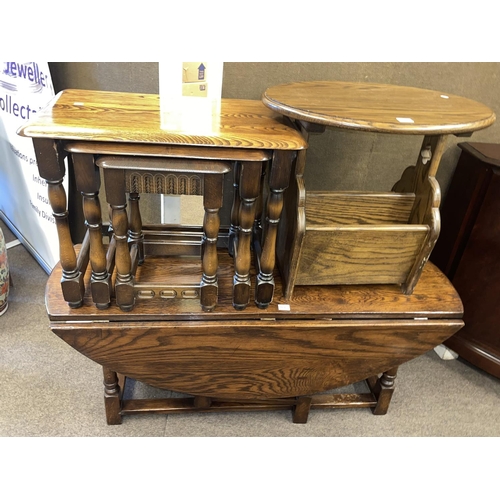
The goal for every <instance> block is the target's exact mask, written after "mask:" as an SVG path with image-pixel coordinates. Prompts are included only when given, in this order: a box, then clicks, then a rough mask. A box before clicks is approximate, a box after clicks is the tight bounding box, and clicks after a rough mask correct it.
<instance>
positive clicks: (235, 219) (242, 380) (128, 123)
mask: <svg viewBox="0 0 500 500" xmlns="http://www.w3.org/2000/svg"><path fill="white" fill-rule="evenodd" d="M19 133H20V134H21V135H24V136H27V137H32V138H33V140H34V146H35V151H36V154H37V160H38V168H39V171H40V175H41V176H42V177H43V178H44V179H46V180H47V182H48V185H49V200H50V202H51V205H52V209H53V211H54V216H55V219H56V223H57V226H58V234H59V239H60V253H61V259H60V262H59V263H58V265H57V266H56V267H55V268H54V270H53V272H52V273H51V276H50V277H49V280H48V283H47V288H46V305H47V312H48V316H49V319H50V328H51V330H52V331H53V332H54V333H55V334H56V335H58V336H59V337H60V338H61V339H63V340H64V341H65V342H67V343H68V344H69V345H71V346H72V347H73V348H75V349H76V350H77V351H78V352H80V353H82V354H84V355H85V356H87V357H89V358H90V359H92V360H93V361H95V362H97V363H98V364H100V365H102V367H103V371H104V399H105V409H106V418H107V422H108V423H109V424H119V423H121V421H122V417H123V416H124V415H129V414H134V413H141V412H146V413H150V412H157V413H158V412H159V413H175V412H184V411H202V412H210V411H239V410H243V411H257V410H271V409H287V408H289V409H292V410H293V415H294V416H293V421H294V422H296V423H305V422H306V421H307V419H308V415H309V410H310V409H321V408H360V407H367V408H371V409H372V411H373V412H374V413H375V414H385V413H386V412H387V410H388V406H389V402H390V399H391V396H392V393H393V390H394V379H395V377H396V373H397V368H398V366H400V365H401V364H402V363H404V362H406V361H408V360H410V359H413V358H415V357H416V356H419V355H420V354H423V353H425V352H427V351H428V350H430V349H432V348H433V347H435V346H436V345H438V344H440V343H442V342H443V341H444V340H445V339H446V338H448V337H450V336H451V335H453V334H454V333H455V332H457V331H458V330H459V329H460V328H461V327H462V326H463V321H462V320H461V317H462V314H463V309H462V304H461V301H460V298H459V296H458V294H457V293H456V291H455V290H454V288H453V286H452V285H451V284H450V282H449V281H448V279H447V278H446V277H445V276H444V275H443V274H442V273H441V272H440V271H439V270H438V269H437V268H436V267H434V266H433V265H432V264H431V263H427V264H425V266H422V270H421V277H420V279H419V280H418V283H416V284H415V286H414V293H412V294H405V293H402V292H401V287H400V285H399V284H394V283H381V284H380V283H372V284H368V285H367V284H346V285H331V284H327V285H321V286H318V285H315V284H312V285H307V284H305V285H302V286H298V287H296V288H295V290H294V293H293V297H292V296H291V295H290V294H289V293H288V292H287V290H288V288H289V281H288V275H286V274H285V278H283V273H282V272H280V271H279V270H278V267H276V266H275V254H276V246H277V245H278V252H277V256H278V258H280V250H279V247H280V245H282V242H281V238H282V237H283V233H282V234H281V236H278V234H277V232H278V227H279V228H280V229H279V230H280V231H281V232H282V231H283V228H282V225H281V222H280V218H281V215H282V206H283V199H284V197H286V196H287V192H288V189H287V188H288V184H289V182H290V181H293V180H294V179H295V177H294V174H292V172H294V171H295V173H296V172H297V169H298V168H301V165H302V164H301V162H302V161H303V159H304V155H303V151H304V150H305V149H306V148H307V141H306V138H305V137H303V135H302V134H301V133H300V132H299V131H298V130H297V129H296V128H295V126H294V125H293V124H290V123H287V122H286V119H284V118H283V117H282V116H281V115H280V114H278V113H276V112H274V111H272V110H270V109H268V108H266V107H265V106H264V105H263V104H262V103H261V102H258V101H244V100H223V101H222V110H221V116H220V128H219V129H218V130H217V131H216V132H215V133H214V134H212V135H206V136H200V135H195V134H190V133H189V131H179V132H177V133H174V132H172V131H165V130H162V129H161V127H160V117H159V98H158V96H153V95H143V94H127V93H109V92H97V91H83V90H68V91H63V92H62V93H60V94H58V95H57V96H56V98H55V99H54V100H53V101H52V102H51V103H50V104H49V106H48V107H47V108H46V109H45V110H43V111H41V112H40V113H38V115H37V118H36V120H34V121H32V122H30V123H28V124H27V125H26V126H25V127H23V129H21V130H20V132H19ZM65 157H68V158H69V159H70V168H73V169H74V171H75V177H76V180H77V187H78V189H79V190H80V191H81V192H82V199H83V204H84V213H85V218H86V223H87V227H88V231H87V235H86V237H85V239H84V240H83V242H82V243H81V244H78V245H73V242H72V241H71V238H70V236H69V227H68V213H67V207H66V200H65V193H64V190H63V188H62V179H63V178H64V175H65V167H64V161H63V159H64V158H65ZM228 165H229V166H228ZM205 166H207V168H208V170H203V168H204V167H205ZM176 167H179V168H180V169H181V170H179V171H177V172H173V171H172V169H173V170H175V168H176ZM202 167H203V168H202ZM226 167H227V168H230V169H232V171H233V175H234V186H235V189H234V193H233V202H232V207H231V227H229V228H227V231H225V232H224V231H223V230H222V228H220V227H218V219H217V216H216V215H214V214H216V212H218V210H219V209H220V207H219V204H220V197H219V196H218V195H217V196H215V195H214V196H212V195H210V196H209V199H210V200H212V201H209V202H207V203H205V209H206V213H207V212H208V218H207V216H206V218H205V221H204V227H202V228H195V229H193V232H192V233H191V237H192V238H188V240H189V241H188V243H189V242H190V243H192V242H193V239H196V238H197V237H198V238H200V241H199V242H198V243H199V245H198V246H199V247H200V255H198V254H196V255H193V253H192V248H191V247H192V245H190V244H186V241H185V238H187V236H186V235H185V234H184V233H185V228H182V227H181V228H173V227H168V228H167V229H165V228H164V227H163V228H159V227H154V228H147V227H146V225H143V224H142V222H141V221H140V210H139V209H138V206H136V205H137V204H138V196H136V195H138V191H139V189H138V187H137V186H136V185H134V182H136V184H137V183H138V182H140V183H142V184H141V185H144V184H145V183H146V184H147V182H146V177H144V176H141V175H138V174H144V173H145V174H147V175H151V176H152V177H151V178H152V179H153V181H154V182H153V183H152V185H154V186H157V187H155V188H154V189H155V190H154V191H153V192H160V193H164V194H169V193H170V191H169V189H167V188H165V187H164V186H168V185H169V183H168V182H167V177H168V176H169V175H171V174H173V173H174V174H176V175H177V174H178V175H177V177H175V176H174V178H175V179H177V180H179V175H184V174H186V173H189V172H191V173H192V172H193V171H194V170H196V169H198V170H196V173H197V174H199V173H200V168H201V169H202V170H203V172H207V173H208V175H212V176H214V177H213V178H214V179H219V180H220V178H221V176H223V175H225V174H226V172H227V168H226ZM193 168H194V170H193ZM155 169H156V170H155ZM101 170H103V175H104V182H105V184H106V188H105V190H106V196H107V197H108V196H109V197H111V201H110V200H108V202H109V203H110V205H111V212H112V215H111V230H112V232H111V236H110V237H109V238H107V237H106V236H105V235H103V234H102V233H103V232H102V227H101V213H100V202H99V190H100V174H101ZM106 172H111V174H112V175H111V178H109V174H107V173H106ZM117 172H118V174H117ZM155 172H156V173H155ZM136 174H137V175H138V177H134V176H135V175H136ZM155 175H158V176H160V177H161V176H162V175H163V176H164V177H163V178H160V177H157V178H155ZM106 176H108V178H106ZM117 179H118V180H117ZM134 179H136V180H135V181H134ZM155 179H156V180H155ZM158 179H159V180H158ZM162 179H163V180H162ZM157 181H158V182H157ZM200 182H201V180H200ZM214 182H215V184H217V186H216V187H215V188H212V190H211V191H210V192H211V193H220V182H219V181H214ZM195 184H196V185H199V183H198V182H195ZM149 185H151V183H149ZM177 185H179V182H177ZM162 186H163V187H162ZM293 189H295V188H293ZM165 191H167V192H166V193H165ZM125 192H129V193H131V195H129V199H128V204H129V207H128V212H127V207H126V204H127V202H126V199H125V198H124V197H125ZM292 195H293V196H295V195H296V190H294V191H293V192H292ZM214 200H215V201H214ZM287 203H288V202H287ZM289 209H290V206H288V207H287V210H289ZM148 231H151V233H147V232H148ZM176 231H180V232H181V233H183V234H181V240H182V238H184V240H182V241H181V243H183V245H180V246H179V244H178V242H177V243H175V244H174V245H173V248H174V249H173V250H172V246H171V245H169V244H168V243H169V241H170V240H169V238H170V236H171V233H175V232H176ZM158 233H160V234H159V235H158ZM166 233H168V234H167V236H168V237H167V236H165V234H166ZM114 235H117V236H118V237H117V238H114V237H113V236H114ZM174 236H175V234H174ZM285 236H286V235H285ZM148 238H150V240H149V242H148ZM155 238H156V239H155ZM107 239H109V242H107ZM207 240H210V241H209V242H208V245H207ZM286 241H290V240H289V238H288V239H286ZM158 242H159V243H162V244H157V243H158ZM158 247H163V248H167V250H158ZM179 248H181V250H182V251H181V250H179ZM186 248H187V250H186ZM207 248H208V254H209V259H208V262H204V259H205V256H206V254H207ZM290 250H291V251H292V253H293V251H294V249H293V248H291V249H290ZM185 251H187V252H188V253H189V255H188V256H187V258H186V255H184V254H183V252H185ZM141 255H142V257H143V258H142V257H141ZM287 255H288V254H287ZM281 257H282V256H281ZM252 258H253V264H254V265H251V261H252ZM89 261H90V265H89ZM214 268H215V271H214ZM205 270H206V271H207V272H205ZM202 271H203V272H202ZM204 274H207V276H208V278H212V277H213V275H215V276H216V278H217V283H216V294H215V296H216V302H215V304H214V303H213V302H209V303H208V307H203V306H204V305H205V306H207V304H203V301H202V302H201V304H200V302H199V301H197V300H189V299H184V298H182V297H181V296H179V295H178V294H176V295H174V294H173V293H170V294H165V295H162V291H165V290H172V288H174V285H172V284H168V286H167V285H165V283H170V280H172V279H173V278H175V277H179V278H181V282H182V280H183V279H184V277H185V276H198V277H199V278H200V279H202V276H203V275H204ZM140 283H146V287H145V288H144V287H142V288H141V287H140ZM117 284H118V285H120V286H122V287H123V288H124V289H126V290H127V293H125V294H124V296H125V297H127V300H128V302H126V303H124V302H121V303H120V300H121V298H120V293H121V292H120V293H117ZM210 284H212V285H213V282H211V283H210ZM181 285H182V283H181V284H180V285H179V286H181ZM175 286H177V285H175ZM200 286H202V285H200ZM127 287H128V288H127ZM144 291H146V292H147V293H144ZM209 296H210V297H211V300H212V299H213V297H214V294H213V293H210V294H209ZM252 296H253V297H254V300H253V301H251V300H250V297H252ZM102 297H104V299H103V298H102ZM130 297H132V300H131V301H130ZM123 306H124V307H123ZM127 379H133V380H138V381H140V382H143V383H146V384H149V385H152V386H154V387H157V388H161V389H168V390H171V391H175V392H177V393H180V394H181V395H185V396H179V397H176V398H168V399H146V400H125V399H123V394H124V386H125V383H126V380H127ZM360 381H366V382H367V386H368V390H367V392H366V393H362V394H332V393H331V392H330V391H331V390H332V389H335V388H339V387H344V386H346V385H349V384H353V383H356V382H360Z"/></svg>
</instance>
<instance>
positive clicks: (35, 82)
mask: <svg viewBox="0 0 500 500" xmlns="http://www.w3.org/2000/svg"><path fill="white" fill-rule="evenodd" d="M53 97H54V88H53V85H52V78H51V76H50V71H49V65H48V63H46V62H0V216H1V217H2V218H3V219H4V221H5V222H6V224H7V225H8V226H10V228H11V229H12V230H13V232H14V233H15V234H16V235H17V237H18V238H19V239H20V240H21V241H22V242H23V244H24V245H25V246H26V248H27V249H28V250H29V251H30V252H31V253H32V254H33V256H34V257H35V258H36V259H37V261H38V262H39V263H40V265H41V266H42V267H43V268H44V269H45V271H46V272H47V273H48V272H50V271H51V270H52V268H53V267H54V266H55V264H56V263H57V261H58V260H59V246H58V239H57V231H56V225H55V220H54V217H53V216H52V210H51V207H50V204H49V200H48V197H47V184H46V182H45V181H44V180H43V179H42V178H41V177H40V176H39V175H38V168H37V162H36V158H35V152H34V149H33V143H32V141H31V139H29V138H26V137H20V136H18V135H17V134H16V131H17V130H18V129H19V127H21V126H22V125H24V124H25V123H26V121H28V120H30V119H33V118H35V117H36V113H37V112H38V111H39V110H40V109H41V108H43V107H44V106H45V105H46V104H47V103H48V102H49V101H50V99H52V98H53ZM65 182H66V184H65V189H66V192H67V180H65Z"/></svg>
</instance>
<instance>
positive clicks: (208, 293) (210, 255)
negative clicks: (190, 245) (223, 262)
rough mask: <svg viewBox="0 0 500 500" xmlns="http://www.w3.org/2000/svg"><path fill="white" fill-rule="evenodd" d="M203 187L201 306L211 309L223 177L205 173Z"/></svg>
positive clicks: (214, 294) (215, 292) (214, 300)
mask: <svg viewBox="0 0 500 500" xmlns="http://www.w3.org/2000/svg"><path fill="white" fill-rule="evenodd" d="M203 182H204V188H203V207H204V209H205V217H204V219H203V257H202V270H203V277H202V279H201V307H202V308H203V310H204V311H213V310H214V308H215V306H216V305H217V297H218V281H217V269H218V267H219V262H218V259H217V236H218V234H219V227H220V217H219V210H220V208H221V207H222V193H223V191H222V190H223V183H224V177H223V176H222V175H219V174H205V176H204V181H203Z"/></svg>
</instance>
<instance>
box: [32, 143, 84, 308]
mask: <svg viewBox="0 0 500 500" xmlns="http://www.w3.org/2000/svg"><path fill="white" fill-rule="evenodd" d="M33 146H34V149H35V154H36V158H37V163H38V170H39V172H40V175H41V177H43V178H44V179H45V180H46V181H47V184H48V197H49V202H50V206H51V207H52V212H53V215H54V218H55V221H56V227H57V235H58V240H59V258H60V261H61V267H62V278H61V289H62V293H63V297H64V300H65V301H66V302H67V303H68V305H69V306H70V307H80V306H81V305H82V304H83V296H84V293H85V287H84V283H83V277H84V274H85V269H80V268H79V267H78V262H77V258H76V253H75V250H74V248H73V242H72V239H71V233H70V229H69V216H68V210H67V198H66V191H65V189H64V186H63V185H62V183H63V179H64V176H65V173H66V169H65V166H64V153H63V152H61V151H60V148H59V144H58V143H57V142H56V141H53V140H51V139H33Z"/></svg>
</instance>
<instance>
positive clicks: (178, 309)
mask: <svg viewBox="0 0 500 500" xmlns="http://www.w3.org/2000/svg"><path fill="white" fill-rule="evenodd" d="M218 259H219V270H218V279H219V302H218V304H217V307H216V309H215V310H214V311H213V312H211V313H204V312H203V311H202V310H201V307H200V305H199V303H198V302H197V301H196V300H183V299H161V298H158V297H155V298H153V299H145V300H140V299H139V300H137V304H136V306H135V308H134V310H133V311H131V312H128V313H125V312H123V311H120V309H119V308H118V307H117V306H116V303H115V299H114V298H112V302H111V306H110V308H109V309H107V310H99V309H97V308H96V307H95V306H94V304H93V303H92V297H91V296H90V292H89V290H88V288H89V287H88V286H87V287H86V294H85V296H84V303H83V306H82V307H80V308H79V309H71V308H70V307H69V306H68V305H67V304H66V302H65V301H64V299H63V298H62V296H61V292H60V283H59V282H60V279H61V268H60V266H59V264H58V265H56V267H55V268H54V270H53V272H52V274H51V275H50V277H49V280H48V283H47V288H46V306H47V312H48V314H49V317H50V319H51V320H52V321H155V320H157V321H177V320H202V319H203V320H208V321H211V320H241V319H257V318H258V319H261V318H262V319H263V320H266V319H271V320H272V319H273V318H276V319H279V318H282V319H283V318H288V319H307V318H309V319H315V318H332V319H339V318H347V319H355V318H361V319H370V318H415V317H426V318H461V317H462V314H463V308H462V303H461V301H460V297H459V296H458V294H457V292H456V291H455V289H454V288H453V287H452V285H451V284H450V282H449V281H448V279H447V278H446V277H445V276H444V274H443V273H441V271H439V270H438V269H437V268H436V267H435V266H434V265H433V264H432V263H427V264H426V266H425V267H424V271H423V273H422V277H421V279H420V280H419V282H418V284H417V286H416V287H415V290H414V293H413V294H412V295H409V296H407V295H404V294H403V293H402V292H401V289H400V287H399V286H397V285H371V286H366V285H345V286H333V285H328V286H301V287H297V288H296V290H295V293H294V296H293V299H292V300H290V301H285V300H284V299H283V298H282V283H281V279H280V276H279V273H278V272H277V271H276V270H275V273H274V279H275V287H276V288H275V295H274V296H275V299H274V301H273V302H272V303H271V304H270V305H269V307H268V308H267V309H265V310H261V309H258V308H257V306H256V305H255V304H253V303H250V304H249V305H248V307H247V308H246V309H245V310H243V311H236V310H235V309H234V308H233V306H232V288H233V273H234V267H233V259H232V258H231V257H230V256H229V255H227V249H221V250H219V255H218ZM174 277H178V279H179V280H183V282H187V281H189V280H191V281H194V282H199V281H200V279H201V263H200V261H199V258H196V257H193V258H181V257H151V256H146V260H145V262H144V264H143V265H142V266H139V267H138V269H137V275H136V281H137V282H138V283H141V282H144V283H148V282H154V283H165V282H168V281H169V280H170V281H172V280H173V279H174ZM250 278H251V282H252V290H251V294H253V292H254V290H253V288H254V285H255V270H254V268H253V266H252V268H251V270H250ZM89 279H90V271H87V275H86V283H87V285H88V280H89ZM280 304H281V305H283V304H287V305H289V306H290V310H289V311H286V310H281V309H280V307H279V305H280Z"/></svg>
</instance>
